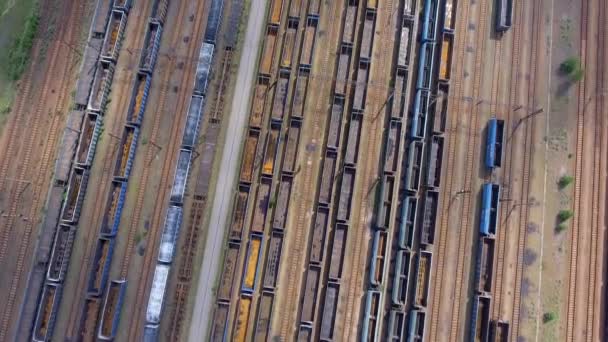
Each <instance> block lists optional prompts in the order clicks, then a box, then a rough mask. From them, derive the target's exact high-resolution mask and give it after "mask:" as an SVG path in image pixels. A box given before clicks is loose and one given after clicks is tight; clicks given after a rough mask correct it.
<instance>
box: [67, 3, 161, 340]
mask: <svg viewBox="0 0 608 342" xmlns="http://www.w3.org/2000/svg"><path fill="white" fill-rule="evenodd" d="M151 4H152V2H149V1H148V2H144V4H142V5H143V8H142V9H141V13H143V14H144V17H143V18H144V19H142V18H141V16H140V18H138V17H137V16H135V15H133V14H134V12H135V11H136V8H137V7H134V8H132V9H131V11H130V12H131V17H132V18H137V19H136V20H138V21H136V26H135V30H134V32H133V33H132V35H133V36H134V39H133V43H132V44H133V46H138V45H140V44H141V41H142V40H143V38H144V34H145V29H146V26H147V23H148V20H147V16H145V14H147V13H148V12H150V8H151ZM126 36H127V32H125V38H124V39H125V41H126ZM124 48H125V50H126V51H129V50H130V49H129V48H128V47H127V46H126V45H125V46H124ZM123 55H124V54H123ZM137 56H138V55H137V54H133V53H131V56H130V57H129V64H132V63H136V62H134V61H133V58H134V57H137ZM118 70H121V71H122V72H125V73H126V74H121V73H120V72H119V71H118ZM135 73H136V72H135V71H133V70H132V69H129V68H124V69H123V68H118V67H116V68H115V74H114V80H113V82H112V84H113V85H114V84H121V85H123V86H126V87H127V88H126V89H127V91H129V89H130V88H129V86H130V85H131V84H132V80H133V79H134V78H135V76H134V75H135ZM121 76H122V77H123V80H120V78H121ZM128 100H129V96H121V97H120V98H119V103H118V105H117V108H116V110H115V113H116V116H115V119H114V122H113V125H112V130H111V132H112V133H110V134H108V135H109V136H110V138H111V139H112V142H111V143H110V144H109V146H108V147H109V149H108V151H107V152H106V154H105V156H104V157H103V162H102V165H103V168H102V170H101V176H100V183H99V189H100V190H99V191H97V192H96V193H95V201H94V202H93V203H105V200H106V195H107V194H108V192H107V191H106V190H105V189H107V186H108V183H110V182H111V181H112V178H113V177H112V175H111V173H112V170H113V168H114V162H115V158H114V156H115V154H116V152H117V151H118V149H119V148H120V142H119V141H117V140H116V136H114V135H112V134H113V133H114V132H117V131H119V129H120V128H121V124H122V123H123V122H124V118H126V115H127V104H128ZM108 109H109V108H108ZM106 115H107V113H106ZM89 195H90V192H89ZM85 201H87V199H86V197H85ZM103 210H104V206H103V205H96V206H95V209H94V210H93V212H92V215H91V217H90V218H89V220H88V221H87V224H86V225H84V224H83V223H84V222H83V221H82V220H81V222H80V224H79V225H80V226H84V227H97V226H98V225H99V223H100V222H101V219H102V215H103ZM97 233H98V230H97V229H86V230H85V234H86V237H85V238H84V240H83V241H85V242H86V243H87V246H86V247H85V251H86V252H85V254H84V259H83V261H82V262H81V263H80V271H79V275H78V282H77V287H76V291H75V293H82V292H84V286H85V280H86V278H87V276H88V274H89V273H88V272H87V270H88V268H89V266H90V264H91V261H92V260H93V256H92V254H93V248H94V247H95V241H96V239H95V238H94V237H95V236H96V234H97ZM83 302H84V297H79V298H77V299H75V300H74V301H73V302H72V305H71V308H70V311H69V312H70V313H69V322H70V323H69V324H68V329H67V336H75V334H76V331H75V329H78V324H79V322H80V320H79V315H80V313H81V308H82V303H83Z"/></svg>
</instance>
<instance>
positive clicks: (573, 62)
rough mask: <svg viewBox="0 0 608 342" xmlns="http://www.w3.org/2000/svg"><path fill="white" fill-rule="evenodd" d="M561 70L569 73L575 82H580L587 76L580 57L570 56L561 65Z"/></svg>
mask: <svg viewBox="0 0 608 342" xmlns="http://www.w3.org/2000/svg"><path fill="white" fill-rule="evenodd" d="M559 70H560V71H561V72H563V73H564V74H566V75H568V76H569V77H570V79H571V80H572V81H574V82H578V81H580V80H582V79H583V77H584V76H585V71H584V70H583V68H582V67H581V60H580V59H579V58H578V57H569V58H567V59H566V60H565V61H563V62H562V64H560V65H559Z"/></svg>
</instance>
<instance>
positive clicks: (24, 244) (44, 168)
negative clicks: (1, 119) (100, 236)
mask: <svg viewBox="0 0 608 342" xmlns="http://www.w3.org/2000/svg"><path fill="white" fill-rule="evenodd" d="M69 11H70V12H69V13H70V16H69V20H70V22H71V24H70V25H68V26H67V27H68V29H67V32H63V31H62V32H61V33H60V35H61V36H63V35H64V34H65V35H67V36H68V40H69V42H73V41H75V40H76V39H77V36H76V34H77V33H78V32H77V28H79V26H78V25H77V24H76V22H74V21H73V20H74V19H76V20H78V19H80V18H82V17H83V11H84V6H82V5H78V4H76V5H74V6H73V7H71V8H70V9H69ZM66 12H67V11H66ZM60 51H61V50H60V46H59V42H55V44H54V46H53V48H52V52H51V59H50V60H49V68H50V70H49V72H48V73H47V76H46V78H45V81H43V88H42V95H41V97H40V101H39V102H38V104H37V105H36V108H35V111H34V113H33V114H32V115H31V116H30V121H31V120H33V121H34V122H33V127H32V131H31V132H30V133H31V134H26V135H25V136H26V139H27V141H26V143H25V149H26V150H25V156H24V161H23V163H22V164H21V169H20V174H19V176H18V179H24V178H25V177H26V174H27V172H28V171H31V168H30V162H31V159H32V149H33V147H34V140H36V139H38V138H39V132H38V131H39V130H40V121H42V115H43V113H42V111H43V108H44V105H45V104H48V102H46V100H47V96H48V83H47V82H49V81H51V80H54V79H60V80H61V81H60V93H59V95H58V98H57V100H56V102H55V104H54V105H53V107H54V110H53V112H52V113H51V115H53V118H52V123H51V125H50V130H49V133H48V136H47V137H46V142H45V144H44V149H43V155H42V160H41V162H40V164H39V167H38V168H37V170H38V173H37V175H38V176H37V177H36V178H35V179H34V182H35V185H34V188H33V199H32V205H31V206H30V210H29V212H28V216H27V219H28V220H27V222H26V223H25V227H24V230H23V236H22V237H21V238H20V242H21V243H20V245H19V254H18V256H17V262H16V269H15V273H14V276H13V279H12V282H11V285H10V290H9V294H8V301H7V303H6V306H5V311H4V315H3V318H2V329H0V340H2V339H4V337H5V332H6V331H7V329H8V324H9V321H10V320H11V318H12V314H13V309H14V304H15V300H16V298H15V297H16V295H17V291H18V287H19V283H20V282H21V280H22V277H23V275H24V274H27V272H25V271H24V266H25V261H26V260H25V257H26V252H27V249H28V246H29V245H30V238H31V235H32V230H33V228H34V221H35V217H36V214H37V213H39V212H40V205H41V204H43V203H41V202H42V199H43V198H41V197H42V190H43V188H44V187H43V186H44V185H46V184H47V177H46V175H47V174H48V173H49V170H48V169H49V167H50V164H51V163H50V162H51V159H52V158H51V157H52V155H51V154H52V153H53V152H54V147H55V143H56V140H57V135H58V133H59V130H58V127H57V126H58V124H59V119H60V116H59V115H57V112H58V111H61V110H63V105H64V100H65V94H64V93H67V88H68V85H69V84H70V82H69V78H70V77H71V75H70V74H69V73H68V66H69V65H71V64H72V63H71V62H72V61H73V60H74V53H72V54H70V52H71V51H69V50H64V51H65V53H66V54H67V56H66V58H67V59H68V61H67V63H64V64H59V65H57V64H58V63H56V58H58V56H59V52H60ZM37 53H38V52H36V54H37ZM30 69H33V67H32V68H30ZM60 75H63V76H62V77H61V76H60ZM31 76H32V75H29V77H31ZM51 76H52V77H51ZM28 82H31V80H28ZM27 87H28V89H30V88H31V87H30V86H29V84H28V85H27ZM24 100H25V94H24V97H23V99H22V100H21V101H24ZM29 126H30V125H28V127H29ZM14 132H15V129H14V127H13V130H12V131H11V135H13V133H14ZM13 138H14V137H13ZM9 145H12V141H11V143H10V144H9ZM9 153H10V152H9ZM8 155H9V156H10V154H8ZM3 170H4V169H3ZM3 179H4V178H3ZM25 189H26V188H25V187H23V188H22V186H21V183H17V184H16V185H15V187H13V191H11V197H10V199H9V200H10V201H11V209H10V211H9V217H8V220H7V221H5V222H7V226H8V227H3V236H2V242H1V245H2V249H1V251H0V264H1V263H2V262H3V261H4V257H5V256H6V249H7V247H8V246H7V244H8V237H9V235H10V234H9V233H10V230H12V227H13V225H14V224H15V216H16V210H17V205H18V203H19V202H20V201H19V200H18V198H19V197H20V196H21V195H22V194H23V191H25ZM15 196H16V197H15ZM36 222H37V220H36Z"/></svg>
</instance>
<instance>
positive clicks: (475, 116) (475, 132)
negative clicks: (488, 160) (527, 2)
mask: <svg viewBox="0 0 608 342" xmlns="http://www.w3.org/2000/svg"><path fill="white" fill-rule="evenodd" d="M479 6H480V8H481V11H480V18H479V22H480V29H479V31H477V32H479V33H478V36H477V39H478V41H477V44H476V46H477V47H478V49H476V53H475V71H476V72H475V79H474V82H473V97H479V91H480V90H479V88H480V86H481V75H482V70H483V69H485V66H482V63H481V62H482V58H483V51H484V46H485V42H486V39H485V37H484V34H485V33H486V30H487V16H488V7H489V6H490V3H489V0H484V1H481V3H480V4H479ZM480 110H481V109H480V106H479V105H475V108H472V111H471V112H472V114H471V121H470V123H469V133H468V142H467V146H468V147H469V148H468V149H467V156H466V162H465V164H466V172H465V183H464V187H463V188H464V189H465V190H468V192H466V193H464V207H463V210H462V216H461V221H460V227H461V228H460V229H464V231H465V233H464V234H460V237H459V239H460V240H459V245H458V264H457V270H456V286H455V294H454V301H453V308H454V309H453V311H452V325H451V327H450V340H452V341H456V340H459V336H461V329H462V324H459V323H460V314H461V311H462V310H461V309H460V304H461V303H462V302H463V297H462V296H463V294H464V295H467V294H468V291H467V284H468V283H467V282H466V281H463V278H465V276H464V269H465V268H466V264H465V263H466V258H465V255H466V253H467V252H466V251H467V250H468V248H467V245H468V243H469V242H470V241H469V238H470V236H471V234H470V231H471V227H470V226H471V224H470V215H471V211H472V210H471V202H473V199H475V198H476V196H473V195H472V193H473V189H472V185H473V173H474V172H473V167H474V165H477V163H476V162H477V161H478V156H479V154H478V153H477V148H478V145H479V144H478V142H479V140H480V134H479V124H478V121H479V115H480V113H479V111H480ZM471 146H473V148H470V147H471Z"/></svg>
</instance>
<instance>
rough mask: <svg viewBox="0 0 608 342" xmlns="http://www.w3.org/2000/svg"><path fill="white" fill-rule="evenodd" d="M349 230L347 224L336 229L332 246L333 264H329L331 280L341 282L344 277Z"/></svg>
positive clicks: (339, 225) (338, 225)
mask: <svg viewBox="0 0 608 342" xmlns="http://www.w3.org/2000/svg"><path fill="white" fill-rule="evenodd" d="M347 230H348V226H347V225H345V224H337V225H336V228H335V229H334V238H333V243H332V246H331V260H332V262H331V263H330V264H329V279H333V280H339V279H340V278H341V277H342V268H343V264H344V253H345V251H346V232H347Z"/></svg>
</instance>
